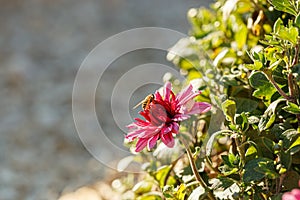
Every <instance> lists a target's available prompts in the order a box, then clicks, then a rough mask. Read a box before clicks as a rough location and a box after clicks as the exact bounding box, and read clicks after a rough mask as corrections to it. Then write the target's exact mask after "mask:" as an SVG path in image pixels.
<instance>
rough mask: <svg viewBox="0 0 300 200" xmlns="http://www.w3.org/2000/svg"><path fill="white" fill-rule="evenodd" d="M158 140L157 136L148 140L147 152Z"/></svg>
mask: <svg viewBox="0 0 300 200" xmlns="http://www.w3.org/2000/svg"><path fill="white" fill-rule="evenodd" d="M158 139H159V134H156V135H154V136H153V137H152V138H150V139H148V143H147V147H148V150H150V149H152V148H153V147H154V146H155V144H156V141H157V140H158Z"/></svg>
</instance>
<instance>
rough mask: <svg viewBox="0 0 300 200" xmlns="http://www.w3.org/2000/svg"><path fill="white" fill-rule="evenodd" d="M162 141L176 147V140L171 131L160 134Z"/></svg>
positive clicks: (168, 145) (170, 146)
mask: <svg viewBox="0 0 300 200" xmlns="http://www.w3.org/2000/svg"><path fill="white" fill-rule="evenodd" d="M160 138H161V141H162V142H163V143H164V144H165V145H166V146H167V147H169V148H172V147H174V144H175V141H174V138H173V135H172V133H171V132H169V133H167V134H161V135H160Z"/></svg>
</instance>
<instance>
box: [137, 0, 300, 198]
mask: <svg viewBox="0 0 300 200" xmlns="http://www.w3.org/2000/svg"><path fill="white" fill-rule="evenodd" d="M188 19H189V21H190V23H191V26H192V28H191V31H190V36H189V37H187V38H183V39H181V40H180V41H178V43H177V44H176V45H174V47H173V48H172V49H171V51H172V54H170V55H168V56H167V59H168V60H170V61H172V62H173V63H174V64H175V65H177V66H178V67H180V69H181V71H182V72H183V73H184V74H185V75H186V76H187V80H188V81H192V80H198V81H199V84H200V86H199V87H200V88H202V89H203V92H202V94H201V96H200V97H199V100H200V101H201V100H204V101H211V103H212V104H213V107H214V109H213V110H212V113H211V115H204V116H199V117H198V118H193V119H192V120H191V121H190V122H188V123H183V124H181V132H182V133H185V136H184V138H185V139H186V140H187V141H189V144H190V147H191V149H192V150H193V151H195V152H196V153H195V154H194V156H193V157H194V158H193V159H194V160H195V163H197V167H198V169H199V170H198V172H199V174H200V175H201V176H202V177H203V180H204V182H205V184H206V185H207V188H204V187H203V186H201V185H199V184H198V182H197V181H195V176H194V174H193V172H192V170H191V168H190V167H189V162H188V159H187V157H186V156H185V155H184V154H183V152H184V151H183V150H182V149H183V147H182V145H181V146H180V143H179V142H178V143H179V144H178V145H179V149H180V150H179V151H177V150H174V152H176V153H174V155H176V156H177V159H174V157H173V159H171V161H170V162H169V163H165V161H166V160H168V158H169V157H164V156H161V157H157V156H154V157H153V156H152V155H149V154H141V155H139V156H141V157H143V159H142V160H143V162H144V163H145V162H149V164H148V165H147V166H148V167H147V168H146V171H147V172H148V173H149V174H150V175H151V177H153V179H152V187H151V190H153V188H156V189H155V190H156V191H157V192H158V193H160V194H161V196H160V197H161V198H165V199H178V200H183V199H190V200H194V199H208V198H209V197H208V196H207V191H210V190H211V191H212V192H213V194H214V195H215V196H216V197H217V198H218V199H229V198H232V199H280V198H281V195H282V193H283V192H285V191H287V190H291V189H292V188H294V187H296V186H297V182H298V180H299V178H300V167H299V164H300V159H299V158H300V87H299V86H300V64H299V52H300V36H299V31H300V30H299V29H300V8H299V2H298V1H294V0H270V1H266V0H258V1H252V0H227V1H226V0H219V1H217V2H216V3H215V4H213V5H212V6H211V9H206V8H199V9H198V8H192V9H191V10H190V11H189V12H188ZM173 81H175V80H173ZM222 115H223V117H222ZM200 122H201V123H200ZM200 124H202V126H200ZM203 124H204V125H203ZM208 125H209V128H208V129H207V126H208ZM203 127H205V128H203ZM211 130H215V131H217V132H211ZM206 143H207V146H206V153H205V150H204V149H205V145H204V144H206ZM178 152H181V155H182V154H183V155H184V156H179V155H180V153H179V154H178ZM205 155H206V156H205ZM176 156H175V157H176ZM140 184H141V185H143V184H144V183H143V184H142V183H140ZM153 185H155V186H156V187H154V186H153ZM136 187H137V186H136ZM145 188H146V189H143V190H142V192H141V193H139V195H140V196H141V197H139V198H142V196H145V195H146V194H148V193H150V194H149V195H151V191H149V188H150V186H149V187H145ZM136 194H137V193H136ZM151 198H152V197H151ZM151 198H150V197H149V199H151ZM152 199H154V197H153V198H152Z"/></svg>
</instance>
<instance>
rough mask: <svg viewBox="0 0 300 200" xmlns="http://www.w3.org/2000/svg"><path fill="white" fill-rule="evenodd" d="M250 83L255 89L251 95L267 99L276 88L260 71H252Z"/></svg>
mask: <svg viewBox="0 0 300 200" xmlns="http://www.w3.org/2000/svg"><path fill="white" fill-rule="evenodd" d="M249 83H250V85H251V86H252V87H253V88H254V89H255V91H254V92H253V96H254V97H257V98H259V99H264V100H266V101H269V100H270V99H271V97H272V95H273V94H274V93H275V92H276V88H274V86H273V85H272V84H271V83H270V81H269V80H268V79H267V77H266V76H265V75H264V74H263V73H262V72H258V71H255V72H252V73H251V75H250V77H249Z"/></svg>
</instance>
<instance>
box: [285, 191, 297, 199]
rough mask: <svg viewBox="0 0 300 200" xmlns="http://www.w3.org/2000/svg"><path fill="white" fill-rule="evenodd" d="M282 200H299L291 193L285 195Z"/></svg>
mask: <svg viewBox="0 0 300 200" xmlns="http://www.w3.org/2000/svg"><path fill="white" fill-rule="evenodd" d="M282 200H299V199H297V198H296V197H294V195H292V194H291V193H290V192H287V193H284V194H283V195H282Z"/></svg>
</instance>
